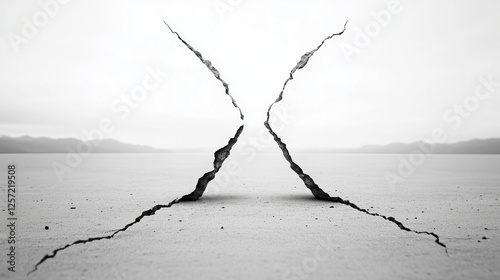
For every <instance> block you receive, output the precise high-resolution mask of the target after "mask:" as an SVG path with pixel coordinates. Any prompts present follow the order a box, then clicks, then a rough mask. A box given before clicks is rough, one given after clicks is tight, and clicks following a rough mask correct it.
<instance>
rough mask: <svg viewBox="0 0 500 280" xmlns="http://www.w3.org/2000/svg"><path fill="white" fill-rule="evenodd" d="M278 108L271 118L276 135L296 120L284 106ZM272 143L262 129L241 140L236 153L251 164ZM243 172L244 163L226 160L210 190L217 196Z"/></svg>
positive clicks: (267, 133)
mask: <svg viewBox="0 0 500 280" xmlns="http://www.w3.org/2000/svg"><path fill="white" fill-rule="evenodd" d="M278 108H279V109H276V110H275V111H273V112H274V113H273V115H271V117H270V118H269V125H270V126H271V127H272V128H273V130H274V131H275V132H276V133H277V132H279V131H282V130H283V129H284V128H285V127H286V125H288V124H289V123H290V121H291V120H292V119H295V118H296V116H295V115H294V114H293V113H291V112H290V111H289V110H288V109H287V107H284V106H282V107H278ZM271 142H274V139H273V137H272V135H271V134H270V133H269V131H268V130H267V129H266V128H265V127H261V128H260V129H259V131H258V132H257V133H256V134H254V135H252V136H250V137H248V138H246V139H240V141H238V143H237V145H238V149H237V150H236V151H235V153H238V154H239V155H242V156H245V159H244V160H245V162H251V161H253V160H254V159H255V157H256V156H257V153H258V152H259V151H262V150H264V149H265V147H266V146H267V145H268V144H269V143H271ZM233 158H234V157H233ZM241 172H242V163H241V162H240V161H238V160H235V159H228V160H226V161H225V162H224V165H223V166H222V167H221V169H220V170H219V172H218V173H217V176H216V177H215V178H214V180H213V181H212V182H211V185H210V190H211V191H213V192H214V193H215V194H219V193H220V191H221V190H222V189H223V188H226V187H227V186H229V184H230V183H231V179H232V178H233V177H235V176H238V175H240V174H241Z"/></svg>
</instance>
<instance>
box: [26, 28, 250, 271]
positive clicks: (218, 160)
mask: <svg viewBox="0 0 500 280" xmlns="http://www.w3.org/2000/svg"><path fill="white" fill-rule="evenodd" d="M164 23H165V24H166V25H167V26H168V28H169V29H170V31H171V32H172V33H174V34H176V35H177V38H179V40H181V42H182V43H184V45H185V46H186V47H188V48H189V50H190V51H191V52H193V53H194V54H195V55H196V56H197V57H198V58H199V59H200V60H201V61H202V62H203V64H205V65H206V66H207V68H208V69H209V70H210V71H211V72H212V73H213V74H214V76H215V78H217V80H219V81H220V82H221V83H222V85H223V86H224V88H225V92H226V94H227V95H228V96H229V97H230V98H231V102H232V104H233V106H234V107H236V108H237V109H238V111H239V113H240V118H241V120H243V119H244V116H243V113H242V111H241V109H240V107H238V105H237V104H236V101H235V100H234V98H233V97H232V96H231V94H229V85H228V83H226V82H225V81H224V80H223V79H222V78H221V77H220V74H219V71H218V70H217V69H215V67H213V66H212V63H211V62H210V61H209V60H204V59H203V56H202V55H201V53H200V52H198V51H197V50H195V49H194V48H193V47H192V46H191V45H189V44H188V43H187V42H186V41H184V40H183V39H182V38H181V37H180V36H179V34H178V33H177V32H175V31H173V30H172V29H171V28H170V26H169V25H168V24H167V23H166V22H165V21H164ZM243 128H244V125H241V126H240V127H239V128H238V129H237V130H236V134H235V135H234V137H232V138H230V139H229V141H228V143H227V145H225V146H224V147H222V148H220V149H219V150H217V151H216V152H215V153H214V162H213V167H214V169H213V170H212V171H209V172H207V173H205V174H203V176H201V177H200V178H199V179H198V182H197V184H196V187H195V189H194V191H192V192H191V193H189V194H186V195H184V196H182V197H181V198H176V199H174V200H172V201H171V202H170V203H168V204H158V205H155V206H154V207H152V208H150V209H148V210H146V211H144V212H142V214H141V215H139V216H138V217H137V218H135V220H134V221H133V222H131V223H129V224H127V225H125V226H124V227H123V228H121V229H118V230H116V231H114V232H113V233H112V234H110V235H105V236H100V237H91V238H87V239H80V240H77V241H75V242H73V243H69V244H66V245H64V246H62V247H59V248H57V249H55V250H54V251H52V253H50V254H47V255H45V256H44V257H43V258H42V259H41V260H40V261H39V262H38V263H37V264H36V265H35V267H34V268H33V269H32V270H31V271H30V272H28V276H29V275H30V274H31V273H33V272H35V271H37V270H38V267H39V266H40V265H41V264H43V263H44V262H45V261H47V260H49V259H53V258H55V257H56V255H57V253H58V252H60V251H63V250H65V249H67V248H69V247H71V246H73V245H78V244H86V243H89V242H94V241H98V240H103V239H111V238H113V237H114V236H115V235H116V234H118V233H119V232H123V231H126V230H127V229H128V228H130V227H131V226H133V225H135V224H137V223H139V222H140V221H141V220H142V219H143V218H144V217H146V216H152V215H154V214H155V213H156V211H158V210H160V209H163V208H170V207H171V206H172V205H174V204H176V203H180V202H184V201H196V200H198V199H199V198H200V197H201V196H202V195H203V193H204V192H205V190H206V188H207V185H208V183H210V181H212V180H213V179H214V178H215V175H216V174H217V172H218V171H219V169H220V168H221V166H222V164H223V163H224V161H225V160H226V158H227V157H229V154H230V152H231V149H232V147H233V146H234V144H236V142H237V141H238V138H239V136H240V135H241V133H242V131H243Z"/></svg>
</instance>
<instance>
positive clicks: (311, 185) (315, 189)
mask: <svg viewBox="0 0 500 280" xmlns="http://www.w3.org/2000/svg"><path fill="white" fill-rule="evenodd" d="M346 26H347V22H346V23H345V24H344V29H343V30H342V31H341V32H339V33H334V34H332V35H330V36H328V37H326V38H325V39H323V41H321V44H319V45H318V46H317V47H316V48H315V49H314V50H312V51H309V52H307V53H305V54H304V55H302V57H301V58H300V61H299V62H298V63H297V65H295V67H294V68H293V69H292V70H291V71H290V76H289V77H288V78H287V79H286V81H285V83H284V84H283V88H282V89H281V92H280V94H279V96H278V98H277V99H276V100H275V101H274V102H273V103H272V104H271V106H269V109H268V110H267V119H266V121H265V122H264V126H265V127H266V128H267V130H268V131H269V133H270V134H271V135H272V136H273V138H274V141H275V142H276V143H277V144H278V146H279V148H280V149H281V151H282V152H283V156H284V157H285V159H286V161H287V162H288V163H289V164H290V168H291V169H292V170H293V171H294V172H295V173H297V175H299V177H300V179H302V181H303V182H304V184H305V185H306V187H307V188H308V189H309V190H310V191H311V192H312V194H313V195H314V197H315V198H316V199H319V200H326V201H331V202H337V203H341V204H344V205H347V206H349V207H351V208H354V209H356V210H358V211H360V212H363V213H365V214H368V215H371V216H378V217H381V218H383V219H385V220H387V221H390V222H392V223H394V224H396V225H397V226H398V227H399V228H400V229H401V230H404V231H410V232H414V233H416V234H427V235H430V236H433V237H434V238H435V239H436V240H435V243H436V244H438V245H439V246H442V247H444V250H445V252H446V254H448V249H447V247H446V245H445V244H444V243H442V242H441V241H440V240H439V236H438V235H437V234H435V233H434V232H428V231H416V230H412V229H410V228H408V227H406V226H404V225H403V224H402V223H401V222H400V221H398V220H396V219H395V218H394V217H387V216H385V215H382V214H378V213H372V212H370V211H368V210H366V209H363V208H360V207H358V206H357V205H356V204H354V203H352V202H350V201H349V200H344V199H342V198H340V197H338V196H335V197H332V196H330V195H329V194H328V193H326V192H325V191H323V190H322V189H321V188H320V187H319V186H318V185H317V184H316V183H315V182H314V180H313V179H312V178H311V176H309V175H307V174H306V173H304V171H302V168H301V167H300V166H299V165H298V164H296V163H295V162H294V161H293V159H292V156H291V155H290V152H289V151H288V149H287V147H286V144H285V143H283V141H281V139H280V138H279V136H278V135H277V134H276V133H275V132H274V131H273V129H272V128H271V126H270V124H269V118H270V113H271V109H272V108H273V106H274V105H275V104H276V103H278V102H280V101H281V100H282V99H283V92H284V91H285V88H286V85H287V84H288V82H289V81H291V80H293V74H294V73H295V72H296V71H297V70H299V69H302V68H304V66H306V64H307V63H308V62H309V59H310V58H311V57H312V56H313V54H314V53H315V52H316V51H318V50H319V49H320V48H321V47H322V46H323V44H324V43H325V41H327V40H329V39H331V38H333V37H334V36H340V35H342V34H343V33H344V31H345V30H346Z"/></svg>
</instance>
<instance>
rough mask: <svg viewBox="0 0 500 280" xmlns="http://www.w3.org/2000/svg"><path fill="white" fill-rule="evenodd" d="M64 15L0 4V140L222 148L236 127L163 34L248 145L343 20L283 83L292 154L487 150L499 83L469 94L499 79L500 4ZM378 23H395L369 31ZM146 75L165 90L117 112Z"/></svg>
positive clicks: (497, 125) (161, 6)
mask: <svg viewBox="0 0 500 280" xmlns="http://www.w3.org/2000/svg"><path fill="white" fill-rule="evenodd" d="M67 2H68V3H65V4H57V5H56V6H54V5H53V4H52V5H49V7H50V8H51V11H52V12H51V15H49V16H48V17H47V18H46V19H48V20H47V22H45V23H44V22H43V20H44V14H46V12H44V9H43V8H42V6H43V5H41V4H40V3H58V2H54V1H50V0H39V1H7V0H0V61H1V63H0V98H1V103H0V135H8V136H21V135H31V136H49V137H58V138H59V137H76V138H81V139H84V138H85V134H84V133H83V131H89V130H95V129H97V128H98V127H99V122H101V121H102V120H103V119H109V120H110V121H111V122H112V125H113V128H114V129H113V131H111V132H109V133H106V134H105V137H109V138H115V139H118V140H121V141H125V142H129V143H136V144H147V145H153V146H155V147H161V148H173V147H174V148H175V147H187V148H189V147H200V146H201V147H208V146H210V147H220V146H222V145H223V144H225V143H226V142H227V140H228V138H229V137H230V136H232V135H233V134H234V132H235V131H236V129H237V127H238V126H239V124H240V123H241V122H240V120H239V119H238V113H237V111H236V109H235V108H234V107H232V105H231V103H230V101H229V99H228V98H227V97H226V96H225V95H224V91H223V87H222V86H221V84H220V83H219V82H218V81H217V80H216V79H214V77H213V76H212V74H211V73H210V72H209V71H208V70H207V69H206V68H205V66H204V65H202V64H201V63H200V62H199V61H198V60H197V58H196V57H195V56H194V55H193V54H192V53H191V52H190V51H189V50H187V48H186V47H185V46H184V45H182V44H181V43H180V42H179V41H178V40H177V38H176V37H175V36H174V35H173V34H171V33H170V32H169V31H168V29H167V28H166V27H165V26H164V24H163V22H162V21H163V20H166V21H167V22H168V23H169V24H170V25H171V26H172V28H173V29H175V30H176V31H178V32H179V33H180V34H181V36H182V37H183V38H184V39H185V40H187V41H188V42H189V43H191V44H192V45H193V46H194V47H195V48H196V49H197V50H198V51H200V52H201V53H202V54H203V55H204V57H205V58H208V59H210V60H211V61H212V63H213V64H214V65H215V67H217V68H218V70H219V71H220V73H221V75H222V77H223V78H224V79H225V80H226V81H227V82H228V83H229V84H230V89H231V92H232V94H233V96H234V98H235V99H236V101H237V102H238V104H239V105H240V107H241V108H242V109H243V112H244V114H245V115H246V120H245V124H246V131H245V134H244V136H242V137H252V135H256V134H257V135H258V132H259V131H260V130H262V127H263V125H262V123H263V121H264V119H265V112H266V110H267V107H268V106H269V105H270V103H271V102H272V101H274V100H275V99H276V97H277V95H278V93H279V91H280V90H281V87H282V84H283V82H284V80H285V79H286V78H287V76H288V73H289V71H290V70H291V68H292V67H293V66H294V65H295V64H296V62H297V61H298V60H299V59H300V57H301V56H302V54H304V53H305V52H307V51H309V50H311V49H313V48H314V47H316V45H318V44H319V42H320V41H321V40H322V39H323V38H324V37H326V36H328V35H329V34H331V33H334V32H339V31H341V30H342V27H343V25H344V22H345V21H346V20H349V23H348V25H347V31H346V33H345V34H344V35H342V36H340V37H334V39H332V40H329V41H327V43H326V44H325V45H324V46H323V48H322V49H321V50H320V51H318V52H317V53H316V54H315V55H314V56H313V58H312V59H311V60H310V63H309V64H308V65H307V66H306V67H305V68H304V69H302V70H299V72H297V73H296V75H295V79H294V80H293V81H292V82H291V83H289V87H288V90H287V91H286V92H285V99H284V101H283V104H282V105H283V106H286V108H288V110H289V111H290V112H292V113H293V115H294V118H293V120H291V121H290V122H289V123H288V124H287V125H286V126H285V127H284V128H283V129H282V130H280V131H279V133H281V135H282V136H283V138H284V140H285V142H287V143H288V144H289V146H293V147H304V148H307V147H315V148H317V147H356V146H360V145H364V144H386V143H390V142H411V141H417V140H420V139H425V138H428V137H429V136H430V134H431V132H432V131H433V130H434V129H436V128H442V129H443V130H444V131H445V133H446V135H447V136H448V137H447V142H456V141H461V140H468V139H471V138H487V137H500V121H499V120H500V110H499V109H500V85H496V86H494V87H492V88H490V89H492V90H491V92H490V91H488V90H487V89H486V88H485V87H484V86H483V85H482V83H481V82H480V77H484V78H485V79H492V80H493V81H495V82H496V81H500V52H499V50H500V17H499V16H498V11H500V1H495V0H491V1H484V0H483V1H465V0H460V1H459V0H449V1H445V0H443V1H431V0H428V1H416V0H415V1H411V0H401V1H373V0H367V1H331V0H325V1H250V0H241V1H236V0H232V1H228V0H217V1H211V0H209V1H206V0H200V1H160V0H156V1H155V0H151V1H106V0H92V1H90V0H86V1H77V0H73V1H67ZM391 3H392V4H391ZM394 3H395V4H394ZM388 5H389V6H390V5H395V6H397V7H398V8H397V9H396V11H394V9H392V10H390V9H388ZM217 6H218V7H219V8H220V9H222V8H224V7H225V8H227V10H218V9H217V8H216V7H217ZM382 10H384V11H388V10H390V11H392V12H393V13H392V15H391V18H390V19H389V20H386V21H385V22H382V24H381V23H378V22H377V21H376V19H375V17H377V16H376V15H377V14H380V13H381V12H380V11H382ZM382 13H388V12H382ZM33 22H35V24H38V25H39V27H36V26H35V28H36V30H33V29H30V28H29V23H33ZM377 28H378V29H377ZM23 33H24V34H23ZM361 33H363V34H364V35H363V34H361ZM367 33H369V34H367ZM363 36H366V37H367V38H368V41H366V38H365V41H364V42H363V41H360V39H359V38H360V37H363ZM13 41H14V43H13ZM347 47H350V48H351V50H353V49H354V48H355V50H356V53H351V54H346V51H345V48H347ZM343 48H344V49H343ZM16 49H17V50H16ZM148 69H159V70H160V72H168V76H167V77H162V76H160V78H159V80H160V81H161V82H160V83H159V84H158V85H157V86H156V87H154V88H152V89H151V90H149V91H148V92H147V93H146V95H144V99H143V100H142V101H140V102H134V103H133V104H131V105H130V106H134V108H131V109H130V110H129V113H128V114H126V115H125V113H124V110H125V109H124V108H125V107H124V106H125V105H124V104H125V103H123V101H122V98H124V97H130V96H131V94H132V91H133V89H134V88H136V87H137V86H141V85H142V83H143V80H144V79H146V80H147V82H148V83H149V84H153V82H154V80H148V79H149V77H150V74H149V72H148V71H150V70H148ZM489 77H491V78H489ZM476 88H479V92H480V93H483V94H484V95H485V96H484V97H483V98H482V100H479V99H477V97H475V96H474V94H475V91H476ZM493 90H496V91H493ZM486 95H489V96H486ZM464 100H466V103H467V106H466V107H467V108H468V109H467V108H465V109H463V110H464V112H462V115H460V113H458V111H457V112H455V110H458V109H457V108H455V107H454V106H455V104H462V103H463V102H464ZM475 101H477V102H475ZM113 104H114V105H113ZM113 106H115V109H113ZM280 107H281V106H277V107H276V109H280ZM444 116H446V117H444Z"/></svg>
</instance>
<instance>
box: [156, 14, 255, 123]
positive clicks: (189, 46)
mask: <svg viewBox="0 0 500 280" xmlns="http://www.w3.org/2000/svg"><path fill="white" fill-rule="evenodd" d="M163 23H165V25H166V26H167V27H168V29H169V30H170V32H171V33H172V34H175V35H176V36H177V38H179V40H180V41H181V42H182V43H183V44H184V45H185V46H186V47H187V48H188V49H189V50H190V51H191V52H193V53H194V54H195V55H196V57H198V59H199V60H200V61H201V62H202V63H203V64H205V66H206V67H207V68H208V70H210V71H211V72H212V73H213V74H214V76H215V78H216V79H217V80H219V81H220V82H221V83H222V85H223V86H224V89H225V91H226V94H227V95H228V96H229V97H230V98H231V102H232V103H233V106H234V107H236V109H238V111H239V113H240V118H241V120H244V119H245V116H244V115H243V112H242V111H241V108H240V107H239V106H238V105H237V104H236V100H234V98H233V96H232V95H231V94H230V93H229V84H228V83H226V81H224V80H223V79H222V78H221V76H220V73H219V70H217V68H215V67H214V66H213V65H212V62H211V61H210V60H208V59H204V58H203V55H202V54H201V53H200V52H199V51H197V50H196V49H195V48H193V47H192V46H191V45H190V44H189V43H188V42H186V41H185V40H184V39H182V37H181V36H180V35H179V33H177V32H176V31H174V30H173V29H172V28H171V27H170V25H168V23H167V22H166V21H163Z"/></svg>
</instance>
